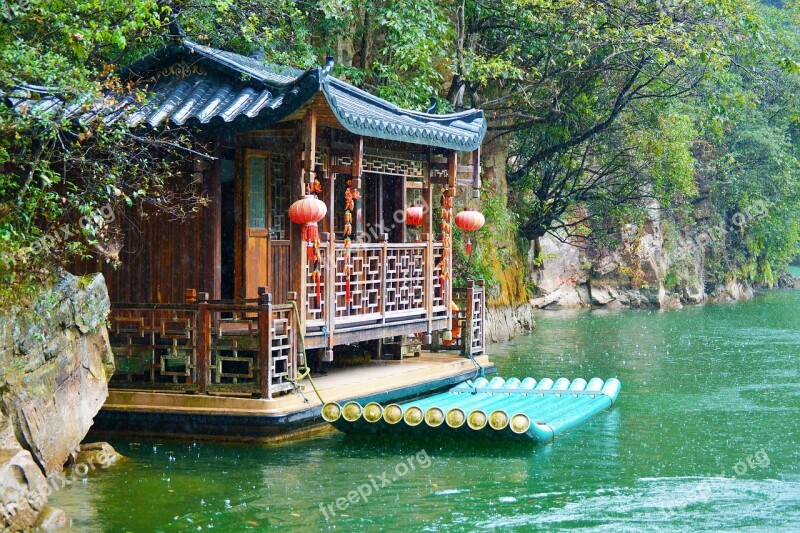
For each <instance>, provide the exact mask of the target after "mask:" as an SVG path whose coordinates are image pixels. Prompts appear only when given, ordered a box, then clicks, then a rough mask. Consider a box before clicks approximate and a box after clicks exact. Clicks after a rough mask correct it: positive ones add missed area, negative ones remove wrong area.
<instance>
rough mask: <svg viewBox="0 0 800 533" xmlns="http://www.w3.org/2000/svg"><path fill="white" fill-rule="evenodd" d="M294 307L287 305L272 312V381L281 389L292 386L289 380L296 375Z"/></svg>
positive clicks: (273, 386)
mask: <svg viewBox="0 0 800 533" xmlns="http://www.w3.org/2000/svg"><path fill="white" fill-rule="evenodd" d="M293 313H294V309H292V308H291V307H285V308H282V309H273V312H272V326H271V327H272V332H271V333H272V346H271V347H270V349H271V354H272V372H271V376H272V383H271V388H273V389H277V390H281V389H286V388H289V387H290V386H291V383H289V382H288V381H287V380H288V379H290V378H292V377H293V376H295V375H296V373H295V360H294V359H295V358H294V354H295V351H294V346H293V343H294V335H295V332H294V314H293Z"/></svg>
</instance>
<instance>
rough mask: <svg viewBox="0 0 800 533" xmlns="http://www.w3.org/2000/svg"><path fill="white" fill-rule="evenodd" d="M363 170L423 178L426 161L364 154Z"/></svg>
mask: <svg viewBox="0 0 800 533" xmlns="http://www.w3.org/2000/svg"><path fill="white" fill-rule="evenodd" d="M361 165H362V170H363V171H364V172H377V173H379V174H388V175H391V176H406V177H407V178H420V179H422V178H424V177H425V173H426V171H427V170H428V163H427V162H425V161H419V160H416V159H399V158H394V157H385V156H379V155H372V154H365V155H364V159H363V161H362V163H361Z"/></svg>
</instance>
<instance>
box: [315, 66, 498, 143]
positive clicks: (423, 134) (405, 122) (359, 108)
mask: <svg viewBox="0 0 800 533" xmlns="http://www.w3.org/2000/svg"><path fill="white" fill-rule="evenodd" d="M321 85H322V92H323V94H324V95H325V99H326V100H327V102H328V104H329V105H330V107H331V110H332V111H333V114H334V115H335V116H336V118H337V120H338V121H339V122H340V123H341V125H342V126H344V128H345V129H347V130H348V131H349V132H351V133H354V134H356V135H363V136H365V137H373V138H378V139H386V140H390V141H400V142H406V143H411V144H418V145H423V146H435V147H438V148H444V149H447V150H458V151H462V152H468V151H472V150H475V149H477V148H478V147H479V146H480V145H481V142H482V141H483V138H484V136H485V135H486V127H487V125H486V119H485V116H484V114H483V111H480V110H474V109H471V110H468V111H462V112H460V113H450V114H447V115H432V114H428V113H420V112H416V111H410V110H407V109H403V108H401V107H398V106H396V105H394V104H391V103H390V102H387V101H386V100H383V99H381V98H378V97H376V96H374V95H371V94H369V93H367V92H365V91H362V90H360V89H358V88H356V87H353V86H352V85H349V84H347V83H345V82H342V81H340V80H338V79H336V78H332V77H326V78H325V79H324V80H323V82H322V84H321ZM336 93H339V94H338V95H337V94H336Z"/></svg>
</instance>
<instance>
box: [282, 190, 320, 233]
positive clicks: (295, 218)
mask: <svg viewBox="0 0 800 533" xmlns="http://www.w3.org/2000/svg"><path fill="white" fill-rule="evenodd" d="M327 213H328V207H327V206H326V205H325V202H323V201H322V200H320V199H318V198H317V197H316V196H314V195H313V194H307V195H305V196H303V197H302V198H301V199H300V200H297V201H296V202H295V203H293V204H292V205H291V207H289V218H290V219H291V220H292V222H294V223H295V224H302V225H303V230H302V231H303V240H304V241H306V242H308V243H311V244H313V243H314V242H316V241H317V240H318V239H319V230H318V229H317V222H319V221H320V220H322V219H323V218H325V215H326V214H327Z"/></svg>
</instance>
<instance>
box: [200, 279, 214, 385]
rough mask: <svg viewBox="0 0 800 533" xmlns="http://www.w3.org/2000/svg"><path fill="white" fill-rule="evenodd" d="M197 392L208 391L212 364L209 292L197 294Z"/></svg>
mask: <svg viewBox="0 0 800 533" xmlns="http://www.w3.org/2000/svg"><path fill="white" fill-rule="evenodd" d="M197 309H198V313H197V329H198V332H199V333H198V334H197V392H199V393H200V394H203V393H205V392H206V388H207V387H208V380H209V377H210V376H209V368H210V365H211V314H210V313H209V312H208V293H207V292H201V293H198V294H197Z"/></svg>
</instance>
